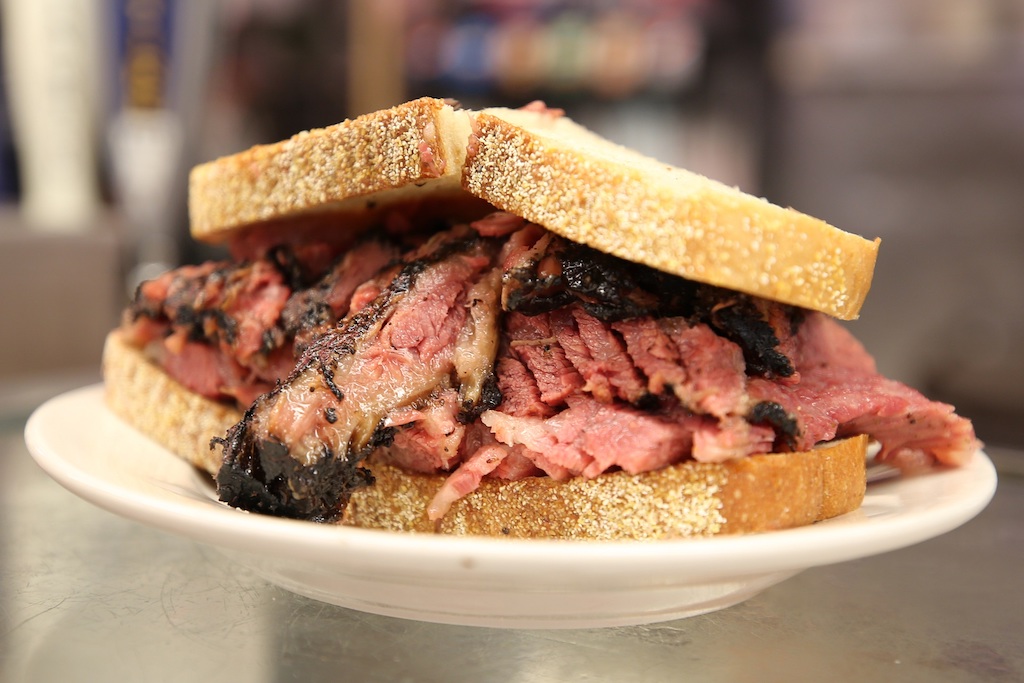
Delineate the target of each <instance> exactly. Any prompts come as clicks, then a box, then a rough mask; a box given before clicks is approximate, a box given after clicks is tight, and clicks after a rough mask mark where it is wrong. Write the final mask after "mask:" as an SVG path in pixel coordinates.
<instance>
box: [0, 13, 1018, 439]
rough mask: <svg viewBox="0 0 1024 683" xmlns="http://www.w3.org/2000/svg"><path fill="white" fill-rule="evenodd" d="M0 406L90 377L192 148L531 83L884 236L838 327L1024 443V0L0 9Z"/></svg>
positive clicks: (164, 252) (182, 249)
mask: <svg viewBox="0 0 1024 683" xmlns="http://www.w3.org/2000/svg"><path fill="white" fill-rule="evenodd" d="M2 10H3V11H2V14H0V28H2V32H0V41H2V51H0V59H2V69H0V73H2V81H0V326H2V333H0V335H2V336H0V416H2V415H13V414H24V413H27V412H28V411H29V410H31V408H32V407H33V406H34V405H36V404H37V403H38V402H39V401H41V400H43V399H45V398H47V397H49V396H50V395H53V394H54V393H56V392H58V391H61V390H63V389H65V388H70V387H72V386H77V385H80V384H83V383H86V382H92V381H97V380H98V377H99V369H98V361H99V356H100V349H101V346H102V340H103V337H104V335H105V334H106V332H107V331H108V330H109V329H110V328H111V327H113V326H114V325H116V324H117V320H118V315H119V311H120V309H121V307H122V306H123V304H124V303H125V301H126V299H127V296H128V293H129V292H130V290H131V288H132V287H133V284H134V283H136V282H138V280H139V278H142V277H146V276H147V275H151V274H154V273H155V272H157V271H158V270H160V269H162V268H165V267H168V266H170V265H175V264H178V263H183V262H191V261H195V260H199V259H203V258H206V257H208V256H210V255H212V254H211V253H210V251H209V250H208V249H205V248H201V247H198V246H197V245H195V244H193V243H192V242H191V241H190V240H189V238H188V225H187V215H186V193H185V186H186V175H187V170H188V168H189V167H191V166H192V165H193V164H195V163H197V162H200V161H204V160H208V159H211V158H213V157H216V156H219V155H223V154H230V153H233V152H237V151H240V150H242V149H245V148H247V147H249V146H251V145H253V144H257V143H262V142H271V141H275V140H278V139H281V138H285V137H288V136H290V135H291V134H293V133H295V132H297V131H300V130H303V129H308V128H312V127H319V126H324V125H329V124H332V123H335V122H338V121H340V120H343V119H345V118H347V117H352V116H355V115H358V114H361V113H364V112H367V111H371V110H374V109H378V108H380V107H387V106H391V105H393V104H396V103H398V102H400V101H402V100H405V99H409V98H412V97H416V96H420V95H433V96H440V97H453V98H456V99H458V100H460V101H461V102H463V103H464V104H466V105H467V106H486V105H494V104H501V105H509V106H519V105H522V104H525V103H527V102H529V101H531V100H533V99H543V100H545V101H546V102H547V103H548V104H549V105H551V106H555V107H561V108H563V109H565V110H566V111H567V112H568V114H569V115H571V116H572V117H573V118H575V119H576V120H578V121H580V122H581V123H583V124H585V125H587V126H589V127H591V128H593V129H595V130H597V131H598V132H600V133H602V134H603V135H605V136H607V137H609V138H611V139H613V140H616V141H618V142H621V143H624V144H627V145H630V146H632V147H635V148H637V149H639V150H641V151H644V152H647V153H648V154H651V155H653V156H656V157H658V158H660V159H662V160H664V161H666V162H670V163H673V164H677V165H680V166H684V167H687V168H691V169H693V170H695V171H698V172H701V173H704V174H706V175H709V176H711V177H714V178H717V179H719V180H722V181H724V182H727V183H730V184H733V185H737V186H740V187H741V188H743V189H745V190H747V191H749V192H752V193H756V194H758V195H761V196H765V197H767V198H768V199H770V200H772V201H774V202H776V203H780V204H783V205H790V206H794V207H796V208H798V209H800V210H802V211H805V212H807V213H811V214H814V215H817V216H819V217H821V218H824V219H826V220H828V221H829V222H831V223H833V224H834V225H837V226H839V227H841V228H843V229H845V230H848V231H851V232H856V233H859V234H862V235H864V236H866V237H870V238H873V237H876V236H877V237H881V238H882V248H881V255H880V259H879V263H878V267H877V271H876V278H875V284H874V288H873V290H872V293H871V296H870V297H869V298H868V303H867V305H866V306H865V308H864V310H863V312H862V315H861V319H860V320H858V321H856V322H854V323H851V326H852V328H853V330H854V332H855V333H856V334H857V335H858V336H859V337H860V338H861V339H862V340H863V341H864V342H865V343H866V345H867V346H868V348H869V349H870V350H871V351H872V352H873V353H874V355H875V356H876V358H877V359H878V362H879V365H880V367H881V369H882V370H883V371H884V372H885V373H887V374H889V375H891V376H894V377H896V378H898V379H901V380H903V381H906V382H908V383H910V384H912V385H914V386H916V387H918V388H920V389H922V390H924V391H925V392H926V393H929V394H931V395H933V396H934V397H936V398H941V399H944V400H947V401H950V402H953V403H955V404H956V405H958V407H959V408H960V410H961V412H962V413H964V414H966V415H968V416H970V417H972V418H974V419H975V422H976V424H977V426H978V430H979V433H980V436H981V437H982V438H983V439H984V440H986V441H987V442H989V443H991V444H993V445H1017V446H1020V445H1024V353H1022V352H1024V0H971V1H970V2H964V1H963V0H860V1H858V2H847V1H844V0H631V1H626V0H621V1H618V2H613V1H611V0H606V1H600V0H599V1H595V2H583V1H582V0H449V1H441V0H421V1H417V0H350V1H349V2H340V1H339V2H329V1H327V0H219V1H216V2H215V1H208V0H35V1H34V2H26V1H23V0H4V2H3V4H2Z"/></svg>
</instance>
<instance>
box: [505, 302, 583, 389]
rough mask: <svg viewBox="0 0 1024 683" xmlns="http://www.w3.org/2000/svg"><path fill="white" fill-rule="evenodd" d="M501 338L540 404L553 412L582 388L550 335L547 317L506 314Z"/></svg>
mask: <svg viewBox="0 0 1024 683" xmlns="http://www.w3.org/2000/svg"><path fill="white" fill-rule="evenodd" d="M505 334H506V337H507V339H508V345H509V348H510V349H511V353H512V354H513V355H514V356H515V357H516V358H517V359H518V360H519V361H520V362H521V363H522V364H523V365H524V366H525V367H526V368H527V369H528V370H529V371H530V373H531V374H532V375H533V378H534V380H535V381H536V382H537V388H538V389H539V390H540V399H541V401H543V402H544V403H547V404H548V405H550V406H552V407H556V408H557V407H560V406H563V405H565V399H566V398H567V397H568V396H571V395H572V394H574V393H576V392H577V391H579V390H580V389H581V388H582V387H583V385H584V383H585V382H584V380H583V378H582V377H581V376H580V374H579V372H577V370H576V368H575V367H573V364H572V363H570V362H569V360H568V359H567V358H566V357H565V351H564V350H563V349H562V347H561V346H559V344H558V340H557V339H555V337H554V333H553V332H552V331H551V324H550V321H549V319H548V316H547V314H540V315H531V316H528V315H523V314H522V313H508V314H507V315H505Z"/></svg>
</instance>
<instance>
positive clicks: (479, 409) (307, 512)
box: [123, 213, 978, 521]
mask: <svg viewBox="0 0 1024 683" xmlns="http://www.w3.org/2000/svg"><path fill="white" fill-rule="evenodd" d="M247 250H248V253H247V254H246V258H244V259H241V260H238V259H236V260H232V261H221V262H214V263H208V264H204V265H201V266H186V267H183V268H180V269H178V270H175V271H172V272H169V273H167V274H165V275H163V276H161V277H160V278H158V279H156V280H153V281H150V282H147V283H144V284H143V285H142V286H141V287H140V288H139V290H138V293H137V295H136V298H135V300H134V301H133V303H132V305H131V306H130V307H129V310H128V312H127V313H126V319H125V323H124V325H123V329H124V331H125V335H126V338H127V339H128V341H129V342H130V343H132V344H134V345H136V346H138V347H140V348H143V349H145V351H146V353H147V354H148V355H149V357H150V358H151V359H152V360H153V361H154V362H156V363H157V364H159V365H160V366H161V367H162V368H163V369H164V370H165V371H166V372H167V373H168V374H169V375H171V376H172V377H174V378H175V379H177V380H178V381H179V382H181V383H182V384H183V385H184V386H185V387H187V388H188V389H190V390H191V391H194V392H196V393H198V394H201V395H203V396H207V397H209V398H212V399H216V400H222V401H231V402H235V403H236V404H237V405H239V407H241V408H243V409H246V411H245V416H244V418H243V419H242V421H241V422H239V423H238V424H237V425H235V426H234V427H233V428H232V429H231V430H230V431H229V433H228V434H226V435H225V436H224V437H223V438H220V439H217V440H216V441H217V443H218V444H219V445H220V447H222V448H223V456H224V458H223V465H222V467H221V470H220V473H219V475H218V477H217V481H218V490H219V494H220V496H221V498H222V499H223V500H224V501H226V502H227V503H229V504H231V505H234V506H236V507H241V508H244V509H248V510H253V511H258V512H264V513H269V514H276V515H282V516H289V517H297V518H304V519H313V520H320V521H329V520H333V519H336V518H338V517H339V516H340V515H341V513H342V512H343V511H344V508H345V506H346V504H347V502H348V500H349V497H350V495H351V493H352V491H354V490H355V489H356V488H358V487H360V486H367V485H371V484H372V475H371V474H370V472H369V471H368V470H367V469H366V468H365V464H366V462H367V461H368V460H370V459H379V460H381V461H384V462H388V463H390V464H393V465H397V466H399V467H401V468H404V469H406V470H408V471H413V472H421V473H425V474H438V473H442V474H445V475H446V481H445V483H444V485H443V486H442V487H441V489H440V491H439V492H438V494H437V495H436V497H435V498H434V500H433V501H432V503H431V505H430V507H429V509H428V511H427V512H428V514H429V516H430V517H431V518H432V519H435V520H437V519H440V518H441V517H443V516H444V514H445V513H446V512H447V510H448V509H449V508H450V506H451V505H452V504H453V503H454V502H455V501H457V500H458V499H459V498H461V497H463V496H465V495H467V494H469V493H471V492H472V491H473V490H475V489H476V488H477V487H478V486H479V484H480V482H481V481H482V480H483V479H484V478H496V479H520V478H524V477H536V476H546V477H551V478H554V479H556V480H568V479H570V478H574V477H584V478H593V477H597V476H600V475H601V474H603V473H605V472H609V471H615V470H623V471H626V472H629V473H634V474H638V473H642V472H647V471H652V470H656V469H659V468H663V467H666V466H668V465H671V464H673V463H677V462H680V461H683V460H686V459H691V458H692V459H695V460H698V461H703V462H721V461H726V460H730V459H734V458H743V457H746V456H748V455H752V454H756V453H770V452H781V451H800V450H808V449H810V448H812V447H813V446H814V445H815V444H817V443H820V442H825V441H829V440H832V439H835V438H842V437H845V436H852V435H855V434H868V435H870V436H871V437H872V438H873V439H875V440H876V441H878V442H879V444H880V446H881V449H880V452H879V455H878V457H879V458H880V459H882V460H885V461H889V462H892V463H894V464H896V465H898V466H900V467H902V468H904V469H907V470H912V469H918V468H925V467H931V466H933V465H936V464H938V465H957V464H961V463H963V462H965V461H966V460H967V459H968V458H969V457H970V456H971V455H972V454H973V453H974V451H975V450H976V449H977V448H978V442H977V439H976V438H975V435H974V431H973V428H972V426H971V423H970V422H969V421H968V420H966V419H964V418H962V417H960V416H958V415H956V414H955V413H954V412H953V409H952V407H951V406H948V405H945V404H942V403H937V402H933V401H930V400H928V399H927V398H925V397H924V396H923V395H921V394H920V393H918V392H917V391H915V390H913V389H911V388H909V387H907V386H905V385H903V384H900V383H898V382H895V381H893V380H890V379H887V378H885V377H883V376H881V375H880V374H878V372H877V370H876V368H875V365H874V361H873V360H872V358H871V357H870V356H869V355H868V354H867V353H866V352H865V350H864V348H863V347H862V346H861V345H860V344H859V343H858V342H857V341H856V340H855V339H854V338H853V337H852V336H851V335H850V334H849V333H848V332H847V331H846V329H845V328H844V327H842V326H841V325H840V324H839V323H838V322H836V321H835V320H834V319H832V318H830V317H828V316H825V315H823V314H821V313H817V312H813V311H808V310H804V309H800V308H796V307H793V306H787V305H783V304H779V303H776V302H772V301H768V300H764V299H759V298H756V297H753V296H748V295H745V294H741V293H738V292H734V291H731V290H726V289H721V288H717V287H713V286H710V285H704V284H699V283H695V282H692V281H689V280H686V279H684V278H680V277H677V276H673V275H668V274H666V273H663V272H661V271H657V270H654V269H650V268H647V267H645V266H640V265H637V264H634V263H632V262H629V261H625V260H622V259H618V258H615V257H611V256H608V255H606V254H603V253H600V252H597V251H595V250H593V249H591V248H589V247H586V246H583V245H580V244H576V243H573V242H570V241H568V240H566V239H564V238H561V237H559V236H556V235H554V234H553V233H550V232H548V231H546V230H544V229H543V228H541V227H539V226H537V225H535V224H532V223H529V222H527V221H525V220H523V219H520V218H518V217H516V216H513V215H511V214H507V213H494V214H492V215H490V216H487V217H485V218H483V219H481V220H478V221H475V222H473V223H470V224H459V225H455V226H454V227H450V228H447V229H445V230H442V231H440V232H437V231H436V230H434V231H432V232H430V231H424V232H420V231H417V230H413V229H411V228H410V226H409V225H407V224H405V223H402V224H401V225H393V226H392V229H390V230H384V231H380V232H378V233H375V234H374V236H372V237H361V238H358V239H356V240H355V241H353V242H352V243H351V244H341V245H334V246H332V247H330V248H327V247H324V246H323V245H317V244H315V243H310V244H292V245H276V246H272V247H268V248H266V249H262V250H253V249H252V248H251V245H249V247H247Z"/></svg>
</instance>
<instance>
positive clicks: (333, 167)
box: [189, 98, 470, 242]
mask: <svg viewBox="0 0 1024 683" xmlns="http://www.w3.org/2000/svg"><path fill="white" fill-rule="evenodd" d="M469 130H470V129H469V120H468V114H467V113H466V112H462V111H457V110H455V108H453V107H452V106H451V105H450V104H449V103H447V102H445V101H444V100H439V99H434V98H421V99H418V100H413V101H411V102H406V103H404V104H402V105H399V106H397V107H393V108H391V109H386V110H383V111H378V112H374V113H372V114H367V115H364V116H360V117H358V118H355V119H351V120H347V121H344V122H342V123H339V124H336V125H333V126H329V127H327V128H320V129H316V130H311V131H305V132H302V133H299V134H297V135H295V136H293V137H291V138H289V139H288V140H284V141H282V142H278V143H274V144H270V145H261V146H257V147H253V148H252V149H250V150H248V151H245V152H241V153H239V154H235V155H232V156H227V157H223V158H221V159H217V160H215V161H211V162H208V163H205V164H201V165H199V166H196V167H195V168H194V169H192V172H191V174H190V176H189V217H190V221H191V231H192V236H193V237H194V238H196V239H198V240H203V241H208V242H217V241H221V240H223V239H226V238H227V236H228V235H230V234H231V233H232V232H233V231H235V230H237V229H238V228H240V227H246V226H250V225H253V224H257V223H261V222H263V221H268V220H273V219H279V218H283V217H295V216H303V215H304V214H307V213H311V212H312V213H317V212H330V213H334V214H351V215H353V216H360V215H363V214H364V213H365V212H366V211H367V210H368V209H370V210H371V213H372V212H373V210H380V209H381V208H382V207H385V206H387V205H389V204H398V203H406V202H417V201H423V200H429V199H436V198H438V197H445V196H454V197H456V198H457V197H459V196H461V195H463V194H464V193H463V191H462V190H461V188H460V186H459V178H460V174H461V167H462V162H463V159H464V158H465V146H466V142H467V140H468V137H469Z"/></svg>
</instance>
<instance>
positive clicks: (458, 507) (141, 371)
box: [103, 331, 867, 540]
mask: <svg viewBox="0 0 1024 683" xmlns="http://www.w3.org/2000/svg"><path fill="white" fill-rule="evenodd" d="M103 371H104V378H105V381H106V399H107V403H108V405H109V406H110V408H111V410H113V412H114V413H116V414H117V415H119V416H120V417H121V418H122V419H124V420H126V421H127V422H128V423H130V424H132V425H133V426H134V427H135V428H136V429H138V430H140V431H141V432H143V433H144V434H146V435H148V436H149V437H150V438H152V439H153V440H155V441H156V442H157V443H159V444H160V445H162V446H163V447H165V448H167V449H168V450H170V451H171V452H172V453H175V454H177V455H178V456H179V457H182V458H184V459H186V460H187V461H189V462H191V463H192V464H194V465H195V466H197V467H199V468H201V469H204V470H206V471H207V472H209V473H210V474H211V475H215V474H216V472H217V470H218V468H219V467H220V451H219V450H211V449H210V448H209V443H210V439H211V438H213V437H215V436H223V435H224V434H225V433H226V432H227V430H228V428H229V427H231V425H233V424H234V423H235V422H237V421H238V420H239V419H241V412H240V411H238V410H237V409H234V408H231V407H228V406H224V405H222V404H220V403H217V402H214V401H211V400H209V399H206V398H203V397H201V396H198V395H196V394H193V393H192V392H190V391H188V390H187V389H185V387H183V386H182V385H180V384H179V383H177V382H176V381H174V380H173V379H171V378H170V377H168V376H167V375H166V374H164V373H163V371H162V370H160V369H159V368H158V367H156V366H155V365H153V364H152V363H150V362H149V361H148V360H146V358H145V356H144V355H143V353H142V352H141V351H140V350H138V349H136V348H134V347H132V346H129V345H128V344H126V343H125V342H124V340H123V339H122V338H121V336H120V334H119V333H118V332H116V331H115V332H113V333H111V334H110V336H109V337H108V339H107V343H106V347H105V349H104V361H103ZM866 448H867V437H865V436H859V437H854V438H850V439H846V440H843V441H839V442H834V443H830V444H827V445H825V446H822V447H819V448H817V449H815V450H813V451H807V452H803V453H784V454H775V455H763V456H762V455H759V456H752V457H749V458H744V459H742V460H736V461H730V462H728V463H721V464H702V463H696V462H685V463H681V464H678V465H674V466H672V467H667V468H664V469H661V470H657V471H654V472H648V473H645V474H640V475H629V474H626V473H624V472H616V473H610V474H606V475H602V476H600V477H597V478H595V479H589V480H588V479H582V478H578V479H573V480H570V481H569V482H564V483H563V482H556V481H554V480H552V479H549V478H543V477H537V478H530V479H523V480H520V481H515V482H505V481H497V480H484V481H483V482H482V483H481V486H480V488H479V489H478V490H477V491H475V492H473V493H471V494H469V495H467V496H465V497H464V498H462V499H460V500H458V501H456V502H455V504H454V505H453V506H452V508H451V510H450V511H449V512H448V514H447V515H446V516H445V517H444V519H443V520H442V522H441V525H440V527H439V528H438V529H435V527H434V524H433V523H432V522H430V521H429V520H428V519H427V516H426V509H427V505H428V503H429V502H430V500H431V499H432V498H433V496H434V494H435V493H436V492H437V491H438V489H439V488H440V487H441V485H442V484H443V483H444V480H445V476H444V475H422V474H412V473H408V472H404V471H402V470H399V469H398V468H396V467H392V466H389V465H385V464H380V463H369V466H370V469H371V470H372V472H373V474H374V477H375V478H376V483H375V484H374V485H373V486H370V487H366V488H363V489H360V490H358V491H356V492H355V493H354V494H353V496H352V500H351V502H350V503H349V506H348V508H347V509H346V512H345V515H344V518H343V520H342V522H343V523H345V524H350V525H354V526H363V527H369V528H379V529H388V530H394V531H418V532H434V531H435V530H436V531H439V532H441V533H447V534H460V535H467V534H472V535H487V536H500V537H510V538H562V539H595V540H598V539H601V540H608V539H658V538H677V537H687V536H712V535H716V534H740V533H753V532H759V531H767V530H772V529H783V528H789V527H796V526H802V525H806V524H811V523H813V522H815V521H820V520H823V519H828V518H830V517H835V516H837V515H841V514H844V513H846V512H850V511H852V510H855V509H857V508H858V507H859V506H860V504H861V502H862V500H863V497H864V491H865V452H866Z"/></svg>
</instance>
